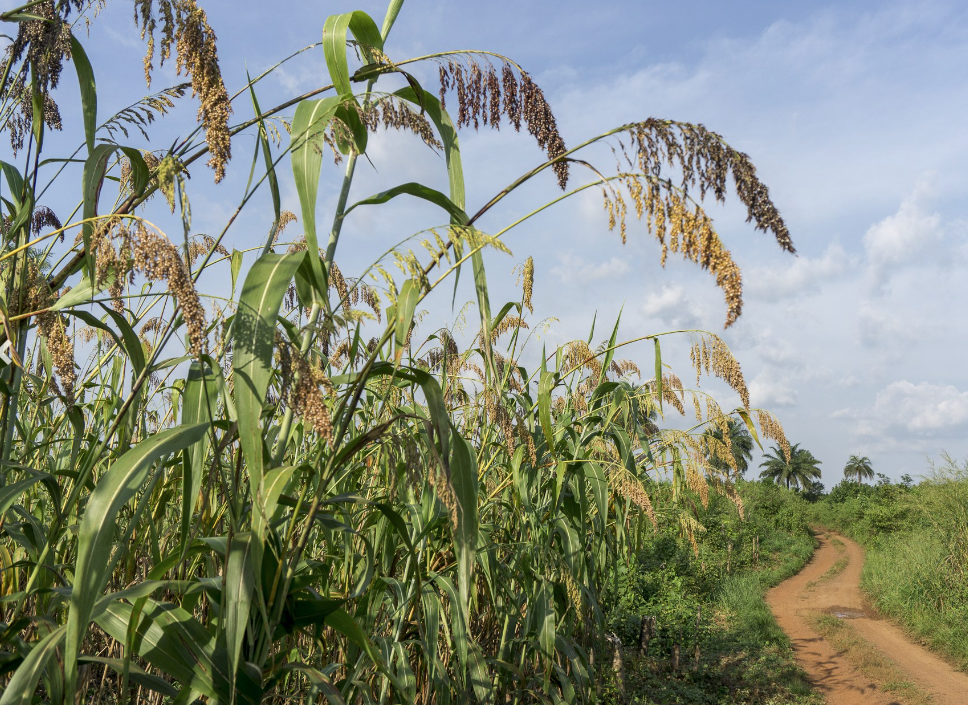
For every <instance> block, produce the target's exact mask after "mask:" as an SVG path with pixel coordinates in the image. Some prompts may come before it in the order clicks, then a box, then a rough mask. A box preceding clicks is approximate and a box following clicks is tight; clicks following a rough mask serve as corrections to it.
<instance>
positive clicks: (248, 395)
mask: <svg viewBox="0 0 968 705" xmlns="http://www.w3.org/2000/svg"><path fill="white" fill-rule="evenodd" d="M304 256H305V253H303V252H294V253H292V254H286V255H276V254H271V253H270V254H268V255H262V256H261V257H260V258H259V259H258V260H256V262H255V263H254V264H253V265H252V268H251V269H250V270H249V273H248V274H247V275H246V278H245V283H244V284H243V285H242V294H241V296H240V297H239V310H238V313H236V314H235V320H234V322H233V324H232V346H233V357H232V366H233V369H234V370H235V404H236V410H237V413H238V422H239V441H240V443H241V444H242V452H243V454H244V455H245V461H246V469H247V470H248V474H249V481H250V483H251V486H252V488H253V489H254V488H256V487H258V486H259V482H260V481H261V479H262V475H263V473H264V470H263V468H264V462H263V457H262V452H263V440H262V438H263V430H262V423H261V416H262V405H263V403H264V402H265V398H266V390H267V389H268V388H269V376H270V373H271V370H272V348H273V345H274V341H275V332H276V317H277V316H278V315H279V307H280V306H281V305H282V298H283V296H285V294H286V288H287V287H288V286H289V282H290V281H291V280H292V278H293V276H294V275H295V273H296V269H297V268H298V267H299V264H300V263H301V262H302V260H303V257H304Z"/></svg>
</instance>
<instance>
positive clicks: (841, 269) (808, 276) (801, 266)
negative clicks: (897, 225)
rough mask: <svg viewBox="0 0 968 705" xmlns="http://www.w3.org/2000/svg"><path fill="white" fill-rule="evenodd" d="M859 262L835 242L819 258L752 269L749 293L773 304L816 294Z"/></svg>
mask: <svg viewBox="0 0 968 705" xmlns="http://www.w3.org/2000/svg"><path fill="white" fill-rule="evenodd" d="M856 262H857V258H856V257H853V256H851V255H848V254H847V252H846V251H844V248H843V247H841V246H840V244H839V243H836V242H832V243H830V244H829V245H827V249H826V250H824V253H823V255H822V256H820V257H805V256H802V255H801V256H799V257H797V258H796V259H795V260H794V261H793V263H792V264H790V265H789V266H787V267H784V268H777V267H771V268H769V269H766V268H762V267H760V268H755V269H752V270H750V273H749V274H748V275H747V277H746V281H747V285H746V291H747V293H748V295H749V296H750V297H751V298H758V299H762V300H770V301H773V300H776V299H784V298H789V297H792V296H802V295H803V294H806V293H814V292H817V291H820V288H821V285H822V284H823V282H825V281H830V280H833V279H837V278H838V277H840V276H842V275H843V274H844V273H845V272H847V271H848V269H850V268H851V266H853V265H855V264H856Z"/></svg>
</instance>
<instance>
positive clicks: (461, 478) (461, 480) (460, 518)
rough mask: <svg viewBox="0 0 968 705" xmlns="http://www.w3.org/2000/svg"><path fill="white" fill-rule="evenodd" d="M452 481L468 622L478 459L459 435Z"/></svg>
mask: <svg viewBox="0 0 968 705" xmlns="http://www.w3.org/2000/svg"><path fill="white" fill-rule="evenodd" d="M455 431H456V429H455ZM450 480H451V484H453V486H454V493H455V494H456V495H457V505H458V508H459V511H458V513H457V527H456V529H455V530H454V555H455V556H456V557H457V577H458V581H457V583H458V588H459V590H460V606H461V610H462V611H463V613H464V619H465V622H466V620H468V619H469V615H470V596H471V587H472V586H473V584H474V557H475V554H476V551H477V530H478V518H477V484H478V481H477V455H476V453H475V452H474V446H472V445H471V444H470V442H469V441H468V440H467V439H466V438H464V437H463V436H461V435H460V434H459V433H456V432H455V433H454V435H453V442H452V452H451V456H450Z"/></svg>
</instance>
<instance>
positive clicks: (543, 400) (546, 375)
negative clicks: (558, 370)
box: [538, 370, 555, 456]
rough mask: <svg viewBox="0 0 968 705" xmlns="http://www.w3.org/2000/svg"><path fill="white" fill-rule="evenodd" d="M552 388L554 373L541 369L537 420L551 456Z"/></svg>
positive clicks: (552, 450) (553, 385) (553, 452)
mask: <svg viewBox="0 0 968 705" xmlns="http://www.w3.org/2000/svg"><path fill="white" fill-rule="evenodd" d="M554 388H555V375H554V373H552V372H549V371H547V370H546V371H543V372H542V373H541V381H540V382H539V383H538V421H539V422H540V423H541V431H542V432H543V433H544V437H545V441H546V442H547V443H548V452H549V453H551V455H552V456H554V454H555V436H554V433H553V427H552V425H551V390H552V389H554Z"/></svg>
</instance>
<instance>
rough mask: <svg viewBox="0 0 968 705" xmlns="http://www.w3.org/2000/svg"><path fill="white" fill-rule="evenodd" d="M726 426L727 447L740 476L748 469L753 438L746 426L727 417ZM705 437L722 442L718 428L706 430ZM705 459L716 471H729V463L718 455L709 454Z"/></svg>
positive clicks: (751, 456)
mask: <svg viewBox="0 0 968 705" xmlns="http://www.w3.org/2000/svg"><path fill="white" fill-rule="evenodd" d="M726 424H727V426H728V433H729V446H730V449H731V450H732V454H733V461H734V463H735V467H736V470H737V471H738V472H739V474H740V475H743V474H745V473H746V471H747V470H748V469H749V461H750V460H752V459H753V437H752V436H751V435H750V432H749V431H747V430H746V424H743V423H740V422H739V421H737V420H736V419H734V418H733V417H732V416H730V417H727V419H726ZM705 435H706V436H708V437H709V438H711V439H715V440H716V441H719V442H720V443H723V442H724V441H723V430H722V429H721V428H720V427H719V426H713V427H711V428H709V429H707V430H706V434H705ZM707 459H708V462H709V464H710V465H711V466H712V467H714V468H716V469H717V470H728V469H730V465H729V462H728V461H727V460H726V459H725V458H723V457H721V456H719V455H716V454H714V453H709V454H708V456H707Z"/></svg>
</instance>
